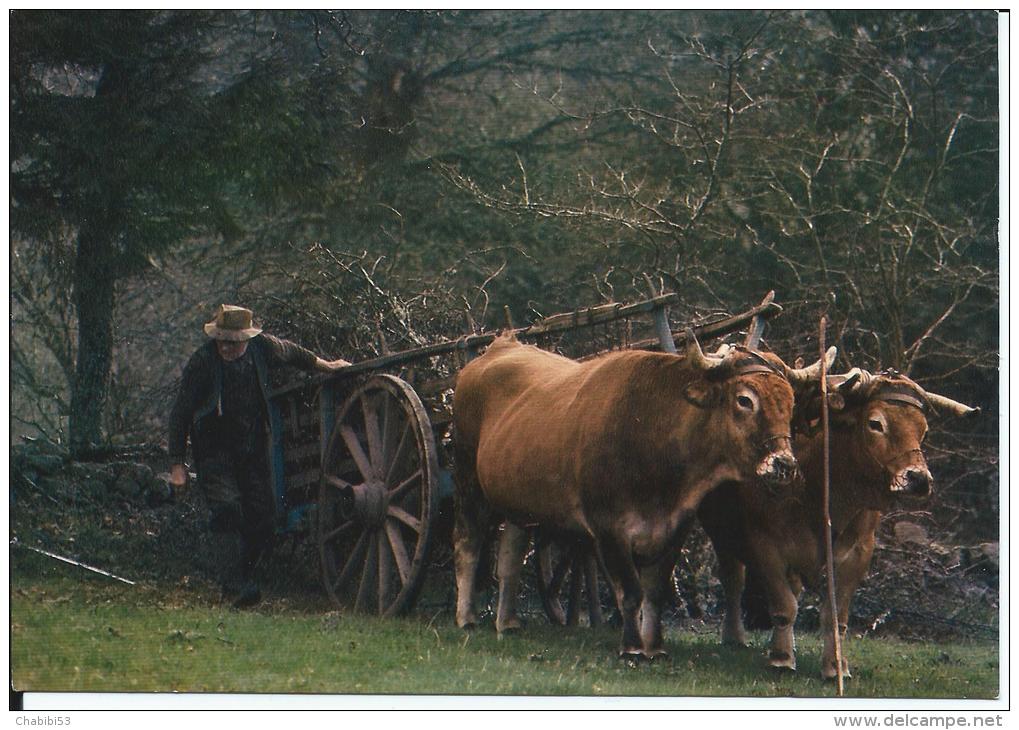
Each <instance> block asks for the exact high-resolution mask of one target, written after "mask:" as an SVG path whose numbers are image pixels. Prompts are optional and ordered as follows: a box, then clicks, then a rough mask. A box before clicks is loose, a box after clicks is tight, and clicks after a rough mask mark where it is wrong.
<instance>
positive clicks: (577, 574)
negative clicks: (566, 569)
mask: <svg viewBox="0 0 1019 730" xmlns="http://www.w3.org/2000/svg"><path fill="white" fill-rule="evenodd" d="M569 562H570V565H571V566H572V569H571V570H570V599H569V603H568V604H567V609H566V625H567V626H577V625H578V624H579V623H580V593H581V589H582V588H583V581H584V576H583V575H582V574H581V571H580V565H579V562H580V561H579V560H577V558H576V554H575V553H573V552H572V551H571V552H570V558H569Z"/></svg>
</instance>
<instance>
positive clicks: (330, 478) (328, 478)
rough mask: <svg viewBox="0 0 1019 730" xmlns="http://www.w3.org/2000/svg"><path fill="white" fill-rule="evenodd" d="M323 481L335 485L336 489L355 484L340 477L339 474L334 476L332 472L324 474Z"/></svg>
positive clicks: (331, 485)
mask: <svg viewBox="0 0 1019 730" xmlns="http://www.w3.org/2000/svg"><path fill="white" fill-rule="evenodd" d="M322 481H323V482H325V483H326V484H328V485H329V486H330V487H335V488H336V489H342V490H347V489H351V488H353V486H354V485H353V484H351V483H350V482H346V481H344V480H343V479H340V478H339V477H338V476H334V475H332V474H323V475H322Z"/></svg>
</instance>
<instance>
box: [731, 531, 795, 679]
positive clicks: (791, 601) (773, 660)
mask: <svg viewBox="0 0 1019 730" xmlns="http://www.w3.org/2000/svg"><path fill="white" fill-rule="evenodd" d="M754 552H755V554H756V555H757V556H758V559H759V561H760V562H759V564H758V566H757V568H758V569H759V575H760V577H761V579H762V581H763V582H764V591H765V595H766V596H767V598H768V612H769V613H770V614H771V624H772V630H771V646H770V647H769V650H768V665H769V666H772V667H775V668H776V669H789V670H795V669H796V640H795V637H794V636H793V626H794V625H795V624H796V612H797V610H798V608H799V606H798V603H797V595H798V593H799V590H800V586H799V584H798V581H791V580H790V577H789V575H788V573H787V567H786V565H785V563H784V562H783V561H782V560H781V558H780V557H779V556H778V554H777V553H776V552H775V551H774V550H770V549H769V548H768V546H763V545H761V546H757V549H756V550H755V551H754ZM794 583H795V585H794ZM737 605H738V603H737Z"/></svg>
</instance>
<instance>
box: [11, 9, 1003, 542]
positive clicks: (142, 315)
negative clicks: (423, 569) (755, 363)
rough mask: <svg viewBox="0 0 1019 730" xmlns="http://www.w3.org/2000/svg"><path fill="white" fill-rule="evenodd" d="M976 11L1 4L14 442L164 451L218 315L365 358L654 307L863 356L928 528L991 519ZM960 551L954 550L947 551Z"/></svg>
mask: <svg viewBox="0 0 1019 730" xmlns="http://www.w3.org/2000/svg"><path fill="white" fill-rule="evenodd" d="M997 27H998V17H997V15H996V13H993V12H990V11H973V12H928V11H895V12H877V11H859V12H857V11H811V12H793V11H784V12H772V13H766V12H747V11H738V12H722V11H719V12H704V11H698V12H680V11H670V12H638V11H633V12H607V11H606V12H598V11H576V12H564V11H492V12H487V11H486V12H476V11H442V12H428V11H413V12H404V11H358V12H354V11H351V12H330V11H315V12H268V11H258V12H239V11H229V12H227V11H209V12H196V11H132V12H116V11H110V12H95V11H92V12H67V11H14V12H12V14H11V16H10V62H11V65H10V69H11V71H10V125H11V134H10V152H11V155H10V158H11V174H10V181H11V196H10V213H11V252H10V262H11V273H10V290H11V327H10V337H11V342H10V355H11V426H12V442H18V441H19V440H20V439H21V438H22V437H23V436H30V437H40V436H41V437H45V438H48V439H50V440H53V441H57V442H59V443H62V444H68V445H69V446H70V447H71V448H72V449H73V450H74V451H75V452H76V453H78V454H88V453H89V452H90V451H94V450H96V449H101V448H103V447H109V446H111V445H112V446H116V445H127V444H141V443H147V444H156V445H159V444H164V443H165V435H164V434H165V421H166V415H167V410H168V407H169V403H170V400H171V398H172V395H173V389H174V384H175V381H176V378H177V377H178V376H179V373H180V368H181V366H182V364H183V362H184V361H185V359H186V358H187V356H188V355H189V354H190V353H191V352H192V351H193V350H194V348H195V347H196V346H197V345H199V344H200V343H201V342H202V340H203V339H204V335H202V333H201V325H202V323H204V322H205V321H208V319H210V317H211V315H212V313H213V311H214V309H215V307H216V305H218V304H219V303H220V302H224V301H225V302H231V303H239V304H244V305H246V306H250V307H252V308H253V309H254V310H255V312H256V315H257V318H258V320H259V321H260V323H262V324H263V326H265V328H266V329H267V330H268V331H271V332H273V333H276V334H279V335H282V336H286V337H288V338H291V339H294V340H297V341H299V342H301V343H303V344H305V345H307V346H309V347H312V348H314V349H316V350H318V351H319V352H320V353H321V354H323V355H326V356H329V357H340V356H342V357H345V358H348V359H354V360H359V359H365V358H368V357H371V356H374V355H376V354H378V353H379V352H380V349H379V348H380V337H379V333H380V332H381V333H382V335H383V336H384V339H385V341H386V342H387V343H388V347H389V348H390V349H392V350H399V349H406V348H409V347H413V346H416V345H419V344H423V343H426V342H430V341H434V340H436V339H440V338H448V337H455V336H457V335H458V334H460V333H462V331H463V327H464V320H465V313H467V312H469V313H470V314H471V316H472V317H473V320H474V321H475V322H476V323H478V325H479V326H482V325H483V326H485V327H486V328H488V329H492V328H496V327H498V326H500V325H501V324H502V322H503V317H504V315H503V310H504V307H509V309H510V311H511V313H512V316H513V318H514V321H515V322H517V323H518V324H524V323H527V322H530V321H533V320H535V319H537V318H540V317H542V316H547V315H549V314H552V313H555V312H560V311H567V310H571V309H573V308H575V307H578V306H590V305H594V304H600V303H604V302H612V301H615V302H629V301H633V300H635V299H638V298H642V297H646V296H647V295H648V291H649V283H650V284H651V285H652V286H654V287H655V288H656V289H664V290H666V291H674V292H677V293H678V294H679V296H680V300H681V305H680V306H678V307H674V308H673V311H672V318H673V320H674V322H675V323H677V324H680V323H682V322H685V321H689V320H690V319H691V318H694V317H698V316H703V315H705V314H709V313H714V312H722V311H729V312H732V311H739V310H742V309H746V308H747V307H748V306H750V305H752V304H755V303H757V302H758V301H759V300H760V299H761V297H762V296H763V295H764V294H765V293H766V292H767V291H768V290H770V289H774V290H776V292H777V297H776V298H777V301H778V302H779V303H781V304H782V305H783V306H784V307H785V311H784V313H783V314H782V316H781V317H780V318H778V319H777V320H774V321H773V323H772V325H771V326H770V327H769V330H768V333H767V336H766V342H767V344H768V345H769V346H770V347H771V348H772V349H774V350H776V351H777V352H779V353H780V354H781V355H782V356H783V357H784V358H785V359H786V360H787V361H789V362H792V360H794V359H795V358H796V357H797V356H801V355H802V356H804V357H806V358H811V357H812V355H813V354H814V353H816V350H817V323H818V319H819V317H820V315H821V314H826V315H827V317H828V319H829V321H830V322H831V326H830V329H829V334H828V339H829V342H831V343H834V344H837V345H838V346H839V350H840V359H839V361H838V364H837V369H838V370H841V371H844V370H846V369H848V368H849V367H852V366H861V367H866V368H870V369H880V368H887V367H892V368H896V369H898V370H900V371H902V372H904V373H907V374H908V375H910V376H911V377H913V378H914V379H916V380H917V381H919V382H920V383H921V384H922V385H923V386H924V387H925V388H927V389H929V390H932V391H936V392H939V393H942V394H945V395H948V396H950V397H953V398H956V399H958V400H962V401H964V402H966V403H968V404H971V405H975V406H980V407H981V408H982V409H983V411H984V416H983V417H982V418H980V419H978V420H975V421H967V422H965V423H963V422H958V421H951V420H948V419H942V420H938V421H935V422H934V423H933V424H932V434H931V437H930V438H929V440H928V446H927V452H928V456H929V459H930V461H931V462H932V469H933V471H934V472H935V476H936V480H937V482H938V484H937V497H936V499H935V502H934V504H933V506H932V507H930V510H931V511H932V512H933V513H936V515H937V522H938V523H939V524H940V525H941V529H944V530H948V531H950V532H952V533H953V534H956V535H965V536H966V539H969V540H996V539H997V531H998V501H997V499H998V489H999V471H998V377H999V371H998V350H999V346H998V311H999V270H998V245H999V244H998V236H997V230H998V229H997V226H998V206H999V189H998V175H999V155H998V136H999V126H998V43H997ZM960 539H961V538H960Z"/></svg>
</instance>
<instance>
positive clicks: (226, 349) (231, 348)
mask: <svg viewBox="0 0 1019 730" xmlns="http://www.w3.org/2000/svg"><path fill="white" fill-rule="evenodd" d="M247 349H248V341H247V340H244V341H243V342H232V341H230V340H216V350H217V351H218V352H219V356H220V357H221V358H223V360H224V362H232V361H234V360H236V359H237V358H239V357H242V356H243V355H244V353H245V352H246V351H247Z"/></svg>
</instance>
